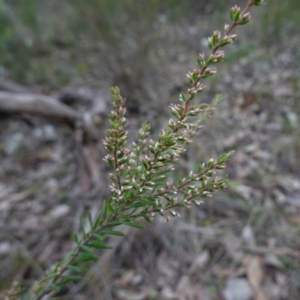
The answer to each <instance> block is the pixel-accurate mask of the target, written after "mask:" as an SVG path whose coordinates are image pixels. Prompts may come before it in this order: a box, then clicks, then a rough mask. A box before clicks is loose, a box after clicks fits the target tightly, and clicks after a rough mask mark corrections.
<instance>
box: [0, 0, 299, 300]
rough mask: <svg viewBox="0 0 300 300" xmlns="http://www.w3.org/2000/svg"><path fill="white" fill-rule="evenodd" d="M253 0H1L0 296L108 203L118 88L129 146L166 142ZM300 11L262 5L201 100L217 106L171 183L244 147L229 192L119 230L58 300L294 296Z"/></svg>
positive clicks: (55, 255) (35, 271)
mask: <svg viewBox="0 0 300 300" xmlns="http://www.w3.org/2000/svg"><path fill="white" fill-rule="evenodd" d="M246 2H247V1H246V0H236V1H234V0H233V1H231V0H229V1H223V0H211V1H208V0H177V1H175V0H164V1H159V0H122V1H118V0H89V1H84V0H72V1H71V0H65V1H57V0H51V1H44V0H39V1H36V0H26V1H24V0H10V1H4V0H2V1H0V28H1V30H0V298H1V299H2V297H3V298H4V294H5V290H6V289H7V288H8V287H9V286H10V284H11V282H12V281H13V280H19V281H20V282H21V283H22V285H23V286H25V287H26V286H27V287H28V286H30V285H31V284H32V283H33V281H34V280H35V279H37V278H39V277H40V276H41V274H43V270H45V269H46V268H48V267H49V266H51V265H52V264H53V263H54V262H56V261H57V260H59V259H61V258H62V257H63V255H64V253H66V252H67V251H69V250H70V249H71V247H72V241H71V239H70V235H71V232H73V231H77V232H78V231H79V227H80V226H79V223H78V217H79V215H84V214H85V213H86V212H87V211H88V210H92V212H93V214H96V213H97V211H98V210H99V208H100V207H101V201H102V200H103V199H105V198H106V197H107V196H108V195H109V191H108V189H107V186H108V179H107V178H106V177H107V173H108V171H109V170H108V168H107V167H106V166H105V165H104V164H103V162H102V157H103V156H104V154H105V151H104V150H103V147H102V145H101V140H102V139H103V138H104V136H105V130H106V128H107V125H108V124H107V123H108V122H107V120H106V118H107V114H108V113H109V111H110V101H111V98H110V95H109V87H110V86H112V85H117V86H119V87H120V88H121V92H122V95H123V96H124V97H126V98H127V103H126V107H127V113H128V114H127V116H128V119H129V124H128V130H129V136H130V138H131V139H132V140H134V138H135V135H136V131H137V130H138V129H139V126H140V124H141V122H143V121H144V120H148V121H149V122H150V123H151V124H152V133H153V135H156V134H157V132H158V130H159V129H160V128H161V127H162V126H164V125H165V124H167V122H168V116H169V112H168V104H169V103H171V102H177V99H178V95H179V93H180V92H181V91H185V90H186V88H187V87H188V82H187V79H186V76H185V74H186V73H187V71H189V70H191V69H193V68H195V67H196V56H197V55H198V53H199V52H205V53H208V48H207V37H208V36H210V35H211V34H212V32H213V31H214V30H216V29H222V28H223V26H224V24H226V23H229V9H230V7H231V5H233V4H238V5H240V6H242V7H243V6H245V5H246ZM299 15H300V2H299V1H298V0H286V1H281V0H270V1H268V5H267V6H263V7H259V8H254V9H253V10H252V22H251V23H250V24H248V25H246V26H241V27H239V28H237V30H236V33H237V34H238V35H239V37H238V40H237V42H236V43H234V45H232V46H229V47H227V48H226V49H225V50H226V54H227V55H226V59H225V62H224V63H223V64H221V65H219V66H218V69H219V72H218V74H217V76H215V77H213V78H209V79H208V80H206V82H205V84H206V86H207V89H206V91H205V93H203V94H202V95H201V97H200V98H201V99H199V101H202V102H210V101H211V100H212V99H213V97H214V95H215V94H218V93H221V94H222V95H223V101H222V103H221V104H220V106H219V108H218V110H217V112H216V114H215V115H214V116H213V117H212V118H211V119H209V120H208V121H207V122H206V123H205V124H204V128H203V130H202V131H201V133H200V135H199V137H197V138H196V140H195V142H194V143H193V145H191V146H190V147H189V149H188V151H187V153H186V154H185V156H184V157H183V158H182V159H181V161H180V163H179V166H178V171H177V173H176V174H175V175H174V176H176V177H177V178H178V177H179V176H183V175H184V174H186V173H187V172H189V170H191V169H193V167H194V166H195V165H196V164H199V162H202V161H205V160H207V159H209V158H211V157H214V158H216V157H217V156H218V155H220V154H221V153H223V152H225V151H229V150H235V151H236V152H235V155H234V156H233V158H232V160H231V161H230V164H229V166H228V169H227V170H226V174H228V177H229V179H230V187H229V189H228V190H227V191H225V192H223V193H218V194H215V195H214V197H213V198H212V199H209V200H208V201H206V202H205V204H204V205H202V206H200V207H199V208H198V207H197V208H195V209H192V210H189V211H186V210H183V211H181V212H180V213H181V215H182V217H181V218H180V219H176V220H172V221H171V222H169V223H168V224H166V223H165V222H164V220H161V219H160V218H158V219H157V220H156V221H155V222H154V224H153V225H151V226H149V225H148V226H146V229H145V230H143V231H141V230H137V231H136V230H132V229H130V230H128V229H124V230H125V231H126V233H127V236H126V238H124V239H119V238H116V239H112V240H111V241H110V243H111V245H113V247H114V249H113V250H111V251H108V252H105V253H103V255H102V256H101V257H100V259H99V261H98V262H97V264H96V265H94V266H93V268H92V269H91V270H89V269H88V268H87V270H86V274H85V277H84V280H82V281H80V282H75V283H73V284H70V285H68V286H67V287H66V288H65V289H63V290H62V292H61V293H60V294H58V295H57V297H58V298H57V299H75V300H83V299H105V300H111V299H120V300H150V299H162V300H168V299H173V300H177V299H178V300H185V299H186V300H223V299H224V300H251V299H253V300H269V299H270V300H273V299H274V300H277V299H278V300H284V299H287V300H291V299H300V178H299V175H300V168H299V163H300V161H299V157H300V127H299V122H300V120H299V113H300V105H299V98H300V50H299V45H300V36H299V28H300V18H299ZM20 99H21V100H22V99H25V100H24V101H25V102H26V103H27V102H28V103H29V104H28V106H26V107H24V106H22V105H20ZM8 104H11V106H10V107H8V106H9V105H8Z"/></svg>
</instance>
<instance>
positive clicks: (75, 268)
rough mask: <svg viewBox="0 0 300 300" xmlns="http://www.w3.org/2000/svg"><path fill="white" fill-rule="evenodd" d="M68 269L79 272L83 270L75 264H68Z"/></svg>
mask: <svg viewBox="0 0 300 300" xmlns="http://www.w3.org/2000/svg"><path fill="white" fill-rule="evenodd" d="M68 269H69V270H70V271H73V272H77V273H79V272H80V271H81V270H80V268H78V267H76V266H73V265H68Z"/></svg>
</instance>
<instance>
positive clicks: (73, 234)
mask: <svg viewBox="0 0 300 300" xmlns="http://www.w3.org/2000/svg"><path fill="white" fill-rule="evenodd" d="M72 240H73V241H74V242H75V243H76V244H78V236H77V234H76V233H75V232H73V233H72Z"/></svg>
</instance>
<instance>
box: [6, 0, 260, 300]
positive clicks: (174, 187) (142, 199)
mask: <svg viewBox="0 0 300 300" xmlns="http://www.w3.org/2000/svg"><path fill="white" fill-rule="evenodd" d="M262 3H263V0H250V1H249V2H248V4H247V6H246V7H245V9H244V10H243V11H241V9H240V8H239V7H238V6H236V5H235V6H233V7H232V8H231V10H230V19H231V24H230V25H225V28H224V31H223V32H221V31H215V32H214V33H213V35H212V36H211V37H209V39H208V46H209V48H210V54H209V55H208V56H205V54H203V53H201V54H199V56H198V57H197V62H198V68H196V69H194V70H193V71H191V72H188V74H187V77H188V79H189V81H190V88H189V89H188V90H187V92H186V93H181V94H180V96H179V103H177V104H171V105H170V110H171V114H172V117H171V118H170V120H169V122H168V125H167V127H166V128H163V129H161V130H160V133H159V136H158V138H157V139H156V140H153V139H152V138H151V137H150V125H149V124H148V123H144V124H143V125H142V127H141V129H140V130H139V132H138V137H137V142H133V143H132V144H131V145H130V144H129V142H128V140H127V132H126V130H125V126H126V118H125V112H126V110H125V108H124V107H123V105H124V102H125V99H124V98H123V97H122V96H121V95H120V90H119V88H117V87H114V88H112V89H111V93H112V96H113V110H112V112H111V114H110V115H109V121H110V129H109V130H108V131H107V137H106V138H105V139H104V141H103V143H104V146H105V148H106V150H107V151H108V154H107V155H106V156H105V157H104V161H105V163H107V164H108V165H109V166H110V167H111V169H112V170H113V171H112V172H111V173H110V174H109V178H110V179H111V182H112V183H111V185H110V190H111V196H110V197H109V198H108V199H106V200H105V201H103V203H102V208H101V211H100V212H99V213H98V215H97V217H96V218H94V219H93V218H92V216H91V213H88V215H87V219H88V221H89V225H90V229H89V230H88V231H86V230H85V226H84V222H83V220H82V219H81V220H80V221H81V230H82V234H81V236H80V237H79V236H78V235H77V234H76V233H73V241H74V242H75V244H76V246H75V248H74V249H73V250H72V251H71V252H70V253H69V254H67V255H66V256H65V258H64V259H63V260H62V261H60V262H57V263H56V264H54V265H53V266H52V267H51V268H50V269H49V270H47V271H46V272H45V275H44V276H43V277H42V278H41V279H40V280H38V281H37V282H36V283H35V284H34V286H33V287H32V288H31V289H30V291H23V290H22V289H20V288H19V287H14V288H12V289H11V290H10V291H9V292H8V295H7V299H18V298H19V297H21V295H23V296H24V297H25V298H24V299H32V300H40V299H44V297H45V296H46V297H48V296H49V297H50V296H51V295H52V294H54V293H55V292H58V291H59V290H60V289H61V287H62V286H64V285H66V284H67V283H68V282H70V281H77V280H80V279H81V271H82V267H83V266H86V264H89V263H91V264H92V263H93V262H94V261H96V260H97V259H98V256H99V253H98V252H97V251H99V249H100V250H105V249H109V248H110V246H109V245H108V244H107V243H106V237H107V236H109V235H116V236H123V233H122V232H120V231H118V230H116V227H118V226H119V225H127V226H131V227H137V228H142V227H143V226H142V224H141V220H142V219H145V220H146V221H147V222H152V221H153V218H154V217H155V215H156V214H160V215H161V216H163V217H164V218H165V220H166V221H168V220H170V219H171V218H174V217H179V213H178V212H177V211H176V209H177V208H179V207H186V208H190V207H191V206H192V205H193V204H196V205H200V204H201V203H202V201H201V199H202V198H208V197H211V196H212V193H213V192H215V191H218V190H222V189H225V188H226V187H227V185H226V184H227V178H226V177H224V176H218V175H217V172H218V170H223V169H224V168H226V162H227V161H228V159H229V158H230V156H231V155H232V153H233V152H229V153H225V154H222V155H220V156H219V157H218V158H217V159H210V160H209V161H207V162H204V163H202V164H199V165H198V167H197V169H196V170H195V171H191V172H190V173H189V174H188V175H187V176H186V177H185V178H180V179H179V180H178V181H176V182H172V181H171V179H170V178H171V173H172V172H173V171H174V170H175V168H174V165H175V164H176V162H177V161H178V160H179V158H180V156H181V155H182V154H183V153H184V152H185V150H186V147H187V146H188V145H189V144H190V143H191V142H192V139H193V137H194V136H195V135H196V134H197V133H198V131H199V130H200V128H201V124H202V122H203V121H204V120H205V119H206V118H208V117H209V116H210V115H211V114H212V113H213V112H214V110H215V108H216V105H217V104H218V102H219V101H220V96H216V98H215V99H214V101H212V103H211V104H210V105H208V104H203V103H200V104H198V103H196V101H195V96H196V95H197V94H199V93H201V92H202V91H203V90H204V89H205V86H204V84H203V83H202V80H203V79H205V78H207V77H210V76H212V75H214V74H215V73H216V70H215V68H213V67H212V66H213V65H215V64H217V63H219V62H221V61H222V60H223V59H224V51H222V50H220V49H222V48H223V47H225V46H226V45H228V44H231V43H232V42H233V41H234V40H235V39H236V37H237V36H236V35H235V34H232V30H233V29H234V28H235V27H236V26H238V25H244V24H246V23H248V22H249V20H250V13H249V10H250V8H251V7H252V6H256V5H260V4H262Z"/></svg>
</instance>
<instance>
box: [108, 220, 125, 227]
mask: <svg viewBox="0 0 300 300" xmlns="http://www.w3.org/2000/svg"><path fill="white" fill-rule="evenodd" d="M121 224H123V223H122V222H120V221H114V222H110V223H108V224H107V227H115V226H119V225H121Z"/></svg>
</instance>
